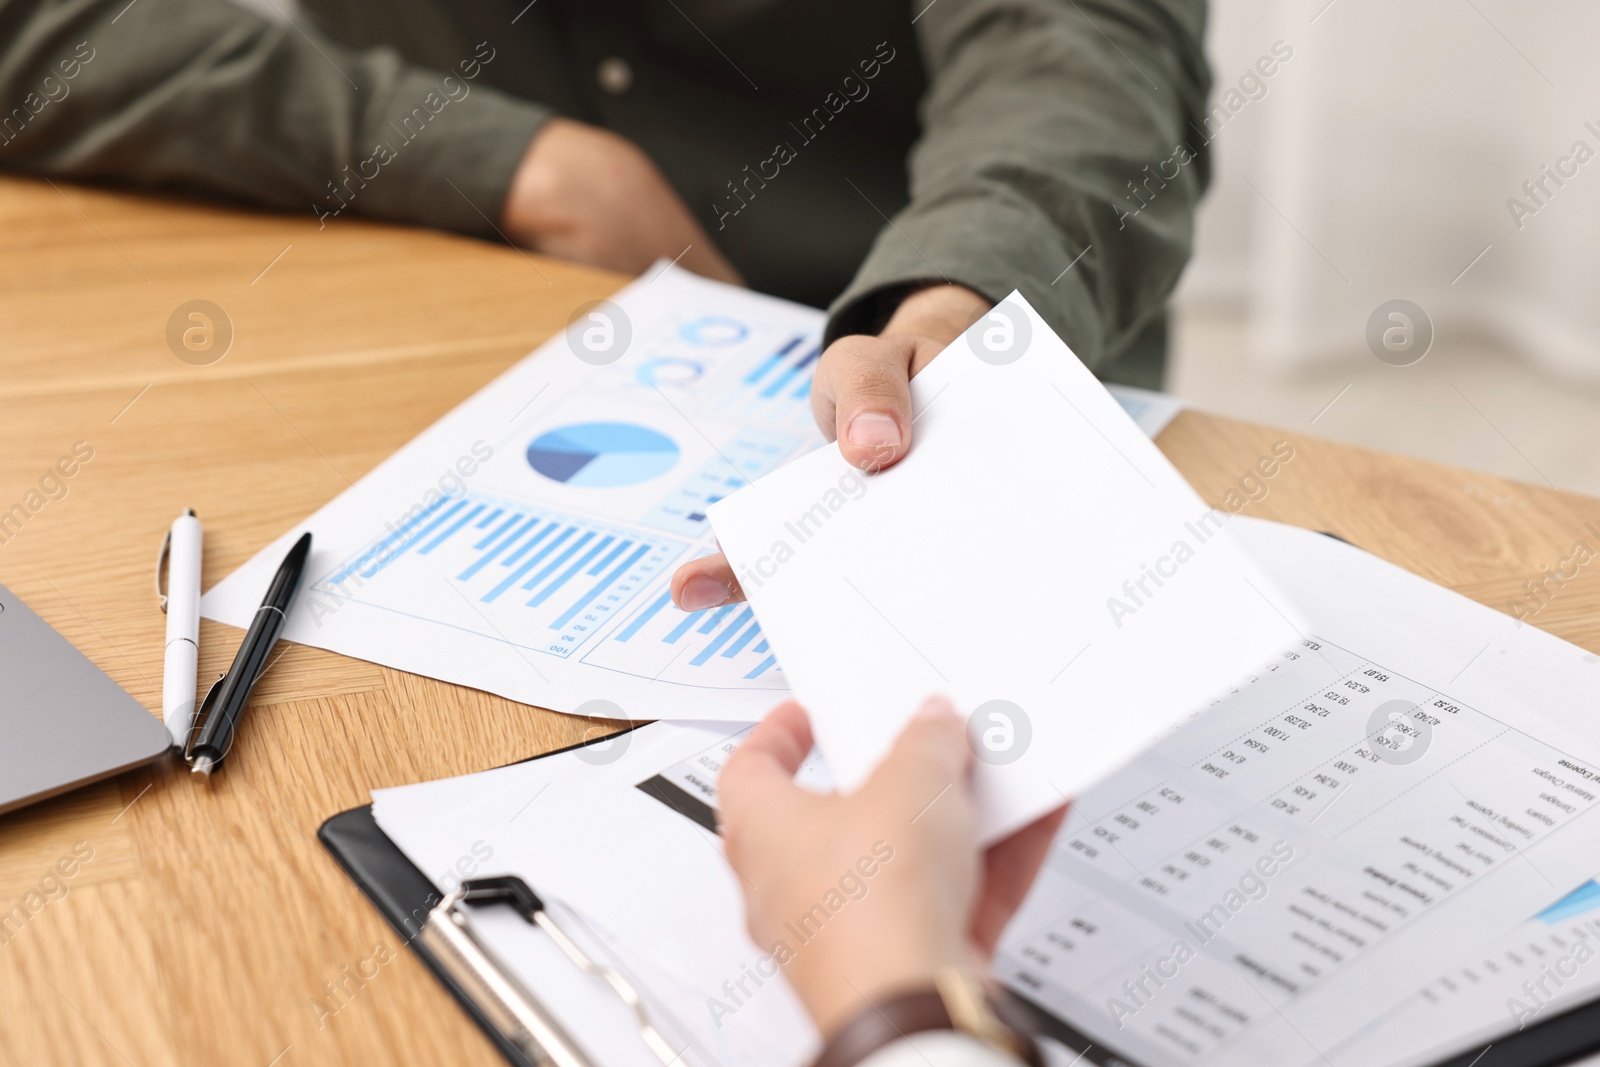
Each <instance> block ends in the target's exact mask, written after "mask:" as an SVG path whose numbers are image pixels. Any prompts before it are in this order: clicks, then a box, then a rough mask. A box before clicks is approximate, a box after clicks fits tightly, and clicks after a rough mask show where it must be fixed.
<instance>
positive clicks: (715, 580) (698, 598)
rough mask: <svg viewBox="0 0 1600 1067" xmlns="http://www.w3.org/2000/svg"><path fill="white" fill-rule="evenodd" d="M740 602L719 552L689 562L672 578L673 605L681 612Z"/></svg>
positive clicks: (740, 595) (730, 569)
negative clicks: (681, 610)
mask: <svg viewBox="0 0 1600 1067" xmlns="http://www.w3.org/2000/svg"><path fill="white" fill-rule="evenodd" d="M743 599H744V591H743V590H742V589H740V588H739V579H737V578H735V577H734V576H733V565H732V564H730V563H729V562H728V557H727V556H724V555H723V554H722V553H721V552H718V553H716V554H715V555H711V556H701V557H700V558H699V559H692V560H690V561H689V562H688V563H685V564H684V565H683V566H681V567H679V568H678V569H677V571H676V572H675V573H674V574H673V575H672V602H673V603H674V604H676V605H678V607H680V608H682V609H683V610H684V611H704V610H705V609H706V608H716V607H721V606H722V605H723V604H730V603H732V602H733V601H735V600H743Z"/></svg>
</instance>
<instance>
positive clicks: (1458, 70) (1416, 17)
mask: <svg viewBox="0 0 1600 1067" xmlns="http://www.w3.org/2000/svg"><path fill="white" fill-rule="evenodd" d="M1597 40H1600V7H1597V6H1595V5H1592V4H1586V3H1580V2H1575V0H1551V2H1544V3H1539V4H1526V3H1523V4H1519V3H1513V2H1511V0H1406V2H1405V3H1395V2H1394V0H1332V2H1331V3H1330V2H1329V0H1293V2H1283V0H1277V2H1271V0H1212V12H1211V27H1210V35H1209V49H1210V53H1211V59H1212V64H1213V70H1214V74H1215V79H1216V87H1215V89H1214V91H1213V94H1212V105H1213V108H1214V109H1220V110H1213V112H1212V119H1211V122H1210V123H1209V126H1210V129H1209V131H1197V132H1195V136H1196V137H1197V138H1198V137H1200V136H1202V135H1203V136H1206V137H1209V138H1211V143H1212V147H1213V150H1214V152H1215V153H1216V154H1215V161H1216V173H1215V182H1214V185H1213V187H1212V190H1211V192H1210V194H1209V196H1208V199H1207V201H1206V203H1205V206H1204V209H1203V211H1202V214H1201V222H1200V237H1199V249H1198V252H1197V255H1196V257H1195V260H1194V262H1193V263H1192V264H1191V266H1190V268H1189V271H1188V273H1187V274H1186V275H1185V278H1184V281H1183V284H1182V287H1181V288H1180V291H1179V298H1178V302H1177V309H1176V314H1175V317H1174V335H1173V362H1172V364H1171V373H1170V375H1169V379H1168V389H1169V390H1170V391H1172V392H1174V393H1176V394H1178V395H1180V396H1183V397H1185V398H1187V399H1189V400H1190V401H1192V402H1194V403H1195V404H1197V405H1198V406H1200V407H1202V408H1205V409H1207V410H1211V411H1216V412H1218V413H1221V414H1227V415H1233V416H1236V417H1239V418H1244V419H1249V420H1253V421H1257V422H1264V423H1270V424H1275V425H1280V426H1283V427H1285V428H1289V429H1297V430H1304V431H1309V432H1312V433H1316V434H1320V435H1322V436H1326V437H1332V438H1337V439H1340V440H1346V441H1351V442H1355V443H1358V444H1364V445H1369V446H1372V447H1375V448H1382V449H1388V450H1392V451H1398V452H1405V453H1409V454H1411V455H1416V456H1422V457H1424V458H1428V459H1434V460H1438V461H1441V462H1446V463H1454V464H1458V465H1462V466H1466V467H1471V468H1475V469H1478V470H1484V471H1490V472H1493V473H1496V474H1502V475H1506V476H1508V477H1512V478H1516V479H1519V480H1522V481H1527V482H1533V483H1536V484H1547V483H1548V484H1553V485H1556V486H1559V487H1561V488H1563V489H1574V490H1580V491H1583V492H1587V493H1591V494H1595V495H1600V300H1597V299H1596V298H1597V296H1600V64H1596V63H1595V61H1594V56H1593V48H1594V44H1595V42H1596V41H1597ZM1280 42H1281V43H1280ZM1274 45H1277V56H1276V57H1274V58H1275V59H1277V60H1278V61H1277V62H1269V63H1266V64H1264V65H1263V66H1261V67H1259V68H1258V67H1257V63H1258V61H1259V60H1261V59H1262V58H1263V57H1267V56H1273V54H1274ZM1285 51H1291V52H1292V55H1291V56H1289V58H1287V59H1282V58H1281V57H1282V54H1283V53H1284V52H1285ZM1265 69H1272V70H1273V73H1272V75H1271V76H1270V77H1264V76H1262V75H1261V70H1265ZM1230 91H1232V93H1231V95H1230ZM1579 142H1582V145H1581V146H1580V144H1579ZM1552 175H1554V176H1552ZM1524 183H1529V185H1528V187H1527V188H1525V187H1524ZM1530 190H1531V193H1530ZM1513 199H1514V200H1515V201H1517V202H1520V205H1521V206H1520V207H1517V206H1516V205H1515V204H1513V203H1511V201H1513ZM1397 298H1398V299H1406V300H1410V301H1412V302H1413V303H1415V304H1416V305H1417V306H1419V307H1420V308H1422V309H1423V311H1424V312H1426V314H1427V316H1428V318H1429V319H1431V321H1432V323H1433V326H1434V328H1435V337H1434V340H1433V343H1432V346H1431V348H1430V349H1429V350H1428V352H1427V355H1426V356H1425V357H1424V358H1423V359H1422V360H1421V361H1420V362H1417V363H1414V364H1412V365H1410V366H1394V365H1390V364H1389V363H1385V362H1383V361H1380V360H1379V359H1378V358H1377V357H1376V356H1375V355H1374V353H1373V351H1372V350H1371V348H1369V344H1368V340H1367V329H1368V320H1369V318H1371V317H1372V315H1373V312H1374V311H1375V309H1377V308H1378V307H1379V305H1381V304H1384V303H1385V302H1387V301H1390V300H1392V299H1397ZM1384 321H1385V324H1386V325H1390V324H1391V323H1390V321H1389V320H1387V319H1386V318H1385V319H1384ZM1417 329H1418V336H1419V337H1420V336H1421V335H1422V331H1425V329H1426V326H1425V324H1417ZM1380 347H1381V346H1380ZM1414 351H1415V350H1413V354H1414ZM1391 358H1395V359H1402V358H1404V357H1403V356H1396V357H1391ZM1336 398H1337V399H1336Z"/></svg>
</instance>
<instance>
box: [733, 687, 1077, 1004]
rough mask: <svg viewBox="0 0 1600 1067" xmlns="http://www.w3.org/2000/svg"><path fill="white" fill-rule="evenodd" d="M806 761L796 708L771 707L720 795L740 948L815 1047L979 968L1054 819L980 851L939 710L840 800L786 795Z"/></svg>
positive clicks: (966, 760) (961, 748) (958, 744)
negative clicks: (746, 937)
mask: <svg viewBox="0 0 1600 1067" xmlns="http://www.w3.org/2000/svg"><path fill="white" fill-rule="evenodd" d="M810 751H811V726H810V723H809V721H808V720H807V718H806V713H805V711H804V710H803V709H802V708H801V707H800V705H798V704H796V703H794V702H792V701H791V702H789V703H786V704H781V705H779V706H778V707H777V708H776V709H775V710H774V711H773V712H772V713H771V714H770V715H768V716H767V718H766V720H765V721H764V722H762V723H761V725H760V726H758V727H756V729H755V730H754V732H752V733H751V735H750V736H749V737H748V738H747V739H746V740H745V742H744V743H743V744H741V745H740V746H739V748H738V750H737V751H736V752H735V753H734V754H733V756H732V757H731V758H730V759H729V760H728V764H727V766H726V767H724V768H723V771H722V777H721V781H720V785H719V786H718V792H719V796H720V805H721V811H722V835H723V841H724V844H725V847H726V851H727V855H728V862H729V863H730V864H731V865H732V866H733V868H734V870H735V872H736V874H737V876H738V877H739V879H740V884H741V886H742V887H743V889H744V894H745V921H746V924H747V926H748V928H749V931H750V936H751V937H752V938H753V939H754V940H755V943H756V945H757V946H758V947H759V948H760V949H761V950H762V951H763V952H768V953H771V954H772V956H773V958H774V959H775V960H776V961H777V962H778V963H779V964H780V965H781V966H782V968H783V973H784V974H785V975H786V976H787V978H788V980H789V983H790V985H791V986H793V988H794V990H795V992H796V993H797V994H798V995H799V997H800V1001H801V1003H802V1004H803V1005H804V1006H805V1009H806V1011H807V1013H808V1014H809V1015H810V1016H811V1018H812V1020H813V1021H814V1022H815V1023H816V1024H817V1028H818V1029H819V1030H821V1031H822V1033H823V1034H824V1035H827V1034H829V1033H831V1032H832V1030H833V1029H834V1028H835V1027H837V1026H838V1025H839V1024H840V1023H842V1022H844V1021H845V1020H846V1019H848V1018H849V1017H850V1016H852V1015H854V1014H855V1013H856V1012H857V1011H859V1010H860V1009H861V1008H862V1007H863V1006H864V1000H863V998H866V999H867V1000H872V999H874V998H879V997H882V996H883V995H885V994H887V993H892V992H895V991H897V990H902V989H909V988H914V987H918V986H924V985H929V984H931V983H932V981H933V978H934V975H935V974H936V973H937V972H938V971H939V970H940V969H941V968H944V967H947V966H965V967H972V966H981V965H983V964H985V963H986V962H987V961H988V959H989V957H990V956H991V955H992V954H993V952H994V947H995V943H996V942H997V941H998V940H999V937H1000V932H1001V930H1003V929H1004V927H1005V925H1006V923H1007V922H1008V921H1009V920H1010V918H1011V916H1012V915H1013V914H1014V913H1015V912H1016V909H1017V907H1018V906H1019V905H1020V904H1021V903H1022V899H1023V897H1024V896H1025V895H1026V894H1027V891H1028V888H1029V887H1030V886H1031V885H1032V884H1033V879H1034V876H1035V875H1036V874H1038V871H1039V866H1040V864H1041V863H1042V862H1043V861H1044V857H1045V853H1046V851H1047V850H1048V848H1049V845H1050V840H1051V838H1053V837H1054V836H1055V832H1056V829H1057V828H1058V827H1059V826H1060V824H1061V819H1062V817H1063V816H1064V815H1065V814H1066V809H1065V808H1061V809H1059V810H1057V811H1055V812H1052V813H1051V814H1049V815H1047V816H1045V817H1044V818H1042V819H1040V820H1038V821H1037V822H1035V823H1033V824H1032V825H1031V826H1028V827H1027V828H1025V829H1023V830H1021V831H1019V832H1018V833H1016V834H1015V835H1013V836H1012V837H1010V838H1008V839H1006V840H1005V841H1002V842H1000V843H999V844H996V845H994V846H992V847H990V848H989V849H988V850H987V851H984V850H981V849H979V847H978V842H977V837H976V832H975V830H974V823H973V810H972V790H971V786H970V784H969V781H968V771H969V769H970V765H971V761H972V755H971V749H970V748H968V745H967V735H966V727H965V724H964V723H963V721H962V719H961V718H960V716H958V715H957V714H956V712H955V709H954V708H952V707H951V705H950V702H949V701H947V700H945V699H943V698H941V697H936V698H933V699H930V700H929V701H928V702H927V703H926V704H924V705H923V707H922V710H921V711H919V712H918V713H917V716H916V717H915V718H913V719H912V720H911V722H910V723H909V724H908V725H907V726H906V728H905V730H904V732H903V733H902V734H901V735H900V738H899V740H898V741H896V742H895V745H894V748H893V749H892V750H891V751H890V753H889V755H888V756H886V757H885V758H884V760H883V762H882V763H881V764H879V766H878V767H877V769H876V770H875V771H874V772H873V774H872V777H871V778H869V779H868V780H867V782H866V783H865V784H864V785H863V786H862V787H861V788H860V789H858V790H857V791H856V792H854V793H851V794H849V795H838V794H834V795H830V796H819V795H817V794H815V793H810V792H807V791H806V790H803V789H801V788H800V787H799V786H797V785H795V784H794V781H793V778H794V773H795V771H796V769H797V768H798V767H799V766H800V763H801V761H802V760H804V759H805V758H806V754H807V753H808V752H810ZM780 945H781V946H782V948H780V947H779V946H780Z"/></svg>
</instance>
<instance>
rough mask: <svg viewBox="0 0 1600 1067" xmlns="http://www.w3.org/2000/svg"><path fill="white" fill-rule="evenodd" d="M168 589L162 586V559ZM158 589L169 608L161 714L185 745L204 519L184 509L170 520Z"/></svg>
mask: <svg viewBox="0 0 1600 1067" xmlns="http://www.w3.org/2000/svg"><path fill="white" fill-rule="evenodd" d="M162 563H165V564H166V570H167V589H166V592H165V593H163V592H162V591H161V565H162ZM156 593H157V594H159V595H160V597H161V610H162V611H164V612H166V613H167V651H166V657H165V670H164V672H163V674H162V678H161V717H162V719H163V721H165V722H166V724H167V732H168V733H170V734H171V735H172V743H173V744H174V745H177V746H178V748H179V749H182V748H183V746H184V745H185V744H187V743H188V740H189V727H190V725H191V724H192V723H193V722H194V692H195V670H196V668H197V667H198V665H199V657H200V520H199V519H197V518H195V517H194V512H193V511H192V510H190V509H185V510H184V512H183V514H182V515H179V516H178V517H177V519H175V520H174V521H173V523H172V529H171V530H170V531H169V532H168V533H167V540H166V544H164V545H163V546H162V548H161V559H160V560H159V561H157V563H156Z"/></svg>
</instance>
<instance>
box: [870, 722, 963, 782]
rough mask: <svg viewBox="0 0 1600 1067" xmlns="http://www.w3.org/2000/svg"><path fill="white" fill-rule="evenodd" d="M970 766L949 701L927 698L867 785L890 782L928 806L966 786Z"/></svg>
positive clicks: (960, 724) (958, 724)
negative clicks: (953, 787)
mask: <svg viewBox="0 0 1600 1067" xmlns="http://www.w3.org/2000/svg"><path fill="white" fill-rule="evenodd" d="M971 762H972V749H971V747H970V746H969V745H968V744H967V728H966V723H965V721H963V720H962V718H961V716H960V715H958V714H956V709H955V707H954V706H953V705H952V704H951V703H950V701H949V700H947V699H946V698H944V697H942V696H935V697H929V698H928V699H927V700H926V701H925V702H924V703H923V705H922V707H921V708H919V709H918V710H917V713H916V715H914V716H913V717H912V719H911V721H910V722H908V723H907V724H906V727H905V729H904V730H902V731H901V732H900V736H899V737H898V738H897V739H896V740H895V743H894V747H893V748H891V749H890V750H889V754H888V755H887V756H885V757H884V759H883V762H882V763H881V764H879V766H878V769H877V770H876V771H874V772H873V776H872V779H871V780H869V784H877V783H882V782H883V781H884V780H885V779H893V781H894V783H895V785H896V786H897V787H898V788H901V789H906V790H908V791H909V792H910V793H911V794H912V795H913V796H916V797H918V798H920V799H919V803H920V802H922V801H923V800H926V801H928V802H930V803H931V801H932V800H933V798H935V797H937V796H943V795H944V793H945V792H946V791H947V790H948V789H949V788H951V787H952V786H962V787H964V786H965V784H966V779H967V770H968V767H969V766H970V765H971Z"/></svg>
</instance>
